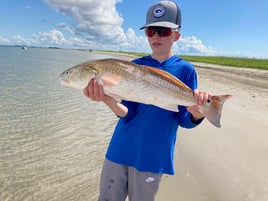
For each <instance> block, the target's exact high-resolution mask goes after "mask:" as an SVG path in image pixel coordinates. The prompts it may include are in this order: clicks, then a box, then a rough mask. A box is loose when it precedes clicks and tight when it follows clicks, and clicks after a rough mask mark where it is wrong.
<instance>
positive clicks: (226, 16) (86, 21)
mask: <svg viewBox="0 0 268 201" xmlns="http://www.w3.org/2000/svg"><path fill="white" fill-rule="evenodd" d="M158 1H159V0H2V1H1V2H0V4H1V5H0V45H26V46H38V47H61V48H77V49H98V50H114V51H130V52H145V53H150V51H151V50H150V47H149V45H148V42H147V38H146V36H145V34H144V31H143V30H139V28H140V27H141V26H143V25H144V24H145V20H146V12H147V9H148V8H149V7H150V6H151V5H153V4H154V3H156V2H158ZM175 2H176V3H177V4H178V6H179V7H180V9H181V12H182V29H181V38H180V40H179V41H178V42H177V43H175V44H174V46H173V51H174V53H175V54H180V55H208V56H235V57H250V58H268V22H267V20H268V0H224V1H219V0H218V1H217V0H202V1H199V0H175Z"/></svg>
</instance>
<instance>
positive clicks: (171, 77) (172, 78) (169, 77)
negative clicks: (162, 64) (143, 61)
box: [144, 66, 192, 92]
mask: <svg viewBox="0 0 268 201" xmlns="http://www.w3.org/2000/svg"><path fill="white" fill-rule="evenodd" d="M144 68H145V69H148V70H149V71H151V72H152V73H154V74H157V75H158V76H160V77H162V78H164V79H166V80H168V81H170V82H172V83H173V84H175V85H177V86H179V87H181V88H183V89H184V90H187V91H190V92H192V89H191V88H190V87H188V86H187V85H186V84H184V83H183V82H182V81H181V80H179V79H178V78H177V77H175V76H174V75H172V74H170V73H168V72H166V71H164V70H160V69H158V68H154V67H150V66H144Z"/></svg>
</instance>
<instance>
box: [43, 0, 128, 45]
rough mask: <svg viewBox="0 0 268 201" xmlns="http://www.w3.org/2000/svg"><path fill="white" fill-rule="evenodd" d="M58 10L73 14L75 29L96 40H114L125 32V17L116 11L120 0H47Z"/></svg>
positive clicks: (78, 32)
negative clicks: (123, 25)
mask: <svg viewBox="0 0 268 201" xmlns="http://www.w3.org/2000/svg"><path fill="white" fill-rule="evenodd" d="M46 2H47V3H48V4H49V5H50V6H51V7H53V8H54V9H56V10H57V11H58V12H60V13H62V14H64V15H68V16H72V17H73V18H74V20H75V22H76V26H75V31H76V32H77V34H83V35H86V36H87V37H90V38H91V39H92V40H95V41H100V42H101V41H103V39H110V40H114V39H117V40H118V38H120V36H121V35H122V34H124V30H123V29H122V23H123V18H122V17H120V15H119V14H118V12H117V11H116V3H118V2H121V1H119V0H46Z"/></svg>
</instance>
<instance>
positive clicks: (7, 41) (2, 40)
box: [0, 36, 10, 43]
mask: <svg viewBox="0 0 268 201" xmlns="http://www.w3.org/2000/svg"><path fill="white" fill-rule="evenodd" d="M9 42H10V41H9V39H7V38H3V37H1V36H0V43H9Z"/></svg>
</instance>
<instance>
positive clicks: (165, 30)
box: [145, 27, 173, 37]
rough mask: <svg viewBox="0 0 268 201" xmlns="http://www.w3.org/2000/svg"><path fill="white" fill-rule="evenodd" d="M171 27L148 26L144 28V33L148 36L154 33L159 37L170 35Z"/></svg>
mask: <svg viewBox="0 0 268 201" xmlns="http://www.w3.org/2000/svg"><path fill="white" fill-rule="evenodd" d="M172 32H173V29H171V28H166V27H148V28H146V29H145V34H146V36H148V37H153V36H154V35H155V34H156V33H157V34H158V36H159V37H167V36H171V35H172Z"/></svg>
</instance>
